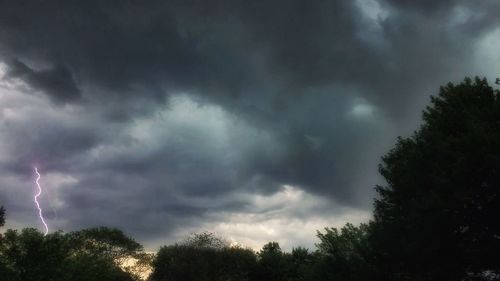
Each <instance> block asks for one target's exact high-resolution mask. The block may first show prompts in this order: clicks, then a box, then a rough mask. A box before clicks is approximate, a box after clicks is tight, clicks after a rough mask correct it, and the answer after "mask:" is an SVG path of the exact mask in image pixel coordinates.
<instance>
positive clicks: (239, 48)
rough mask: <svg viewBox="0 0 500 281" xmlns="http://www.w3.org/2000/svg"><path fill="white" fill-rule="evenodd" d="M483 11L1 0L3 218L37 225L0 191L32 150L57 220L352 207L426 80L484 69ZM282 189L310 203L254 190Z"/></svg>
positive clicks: (59, 223)
mask: <svg viewBox="0 0 500 281" xmlns="http://www.w3.org/2000/svg"><path fill="white" fill-rule="evenodd" d="M499 11H500V5H499V4H498V2H496V1H483V2H481V3H480V4H478V3H473V2H470V1H441V2H436V1H418V2H411V1H390V0H385V1H376V0H357V1H347V0H339V1H325V2H318V1H222V0H220V1H210V3H209V2H207V1H195V0H193V1H170V2H165V1H150V2H147V3H145V2H144V1H127V2H122V1H116V2H113V1H106V2H103V1H84V2H82V3H78V4H75V3H69V2H65V1H26V2H25V1H0V61H2V63H3V64H2V65H3V66H2V65H0V66H1V68H0V70H1V71H0V74H1V75H0V110H1V111H0V113H1V117H2V122H1V123H0V132H2V135H1V136H0V137H1V140H2V144H1V145H0V170H1V171H2V173H4V174H5V175H7V176H6V177H5V178H6V179H5V180H4V182H3V184H4V185H3V186H2V187H1V188H0V201H1V202H6V203H5V204H6V205H7V208H8V209H10V212H11V213H12V214H16V215H13V222H12V223H15V224H16V225H22V224H23V223H30V224H32V223H36V222H34V221H33V220H31V219H27V218H26V217H27V216H29V214H30V208H31V206H30V205H29V204H30V201H29V200H26V202H27V203H26V204H24V203H19V200H23V199H22V198H18V197H16V196H14V195H12V194H13V192H15V190H16V189H17V188H19V186H20V185H24V186H26V185H27V186H29V184H30V180H31V178H30V172H31V171H30V169H31V166H32V165H35V164H36V165H39V166H40V168H41V170H42V171H43V172H44V175H46V176H47V179H46V180H47V181H46V185H47V186H48V188H49V191H50V189H51V188H53V195H54V197H55V198H56V199H54V200H53V202H50V200H49V199H48V198H46V199H45V200H47V201H46V202H45V203H46V204H47V205H50V206H53V207H54V210H56V211H57V210H59V212H58V213H59V216H56V212H55V211H49V213H48V215H49V216H50V217H51V220H52V223H53V224H54V225H55V226H56V227H60V228H64V229H74V228H79V227H86V226H91V225H96V224H106V225H115V226H119V227H122V228H124V229H125V230H127V231H130V232H132V233H133V234H135V235H137V236H138V237H141V238H143V239H146V240H148V241H157V240H158V239H161V237H166V238H169V237H170V238H172V237H174V236H176V235H179V233H180V232H181V231H182V230H186V231H187V230H190V229H196V228H197V227H202V226H203V227H210V225H212V226H213V227H214V228H216V229H220V230H222V229H225V228H224V227H226V228H227V229H229V230H228V231H230V232H231V233H238V231H239V230H237V229H236V228H235V227H234V225H232V226H228V225H225V224H224V223H233V224H234V223H235V220H236V219H235V218H242V219H248V220H251V219H250V215H251V214H254V215H255V216H256V217H257V218H258V220H260V221H259V223H262V224H263V225H264V224H265V220H268V223H267V224H265V225H267V226H269V221H273V220H278V219H279V218H278V217H276V215H275V214H276V213H277V214H280V216H287V215H289V216H290V218H289V220H286V222H284V221H283V220H281V221H280V223H278V224H279V225H281V227H285V225H286V224H287V223H290V224H291V223H292V221H294V220H296V221H294V223H297V220H298V221H300V223H299V224H301V225H306V224H307V214H309V215H310V217H317V216H319V217H320V218H321V219H320V221H321V222H325V223H331V222H332V221H331V220H328V216H327V215H325V214H331V216H332V218H335V217H339V216H340V217H342V216H343V217H345V216H347V215H346V214H347V213H350V214H354V213H356V211H353V210H358V211H359V210H361V212H368V211H369V210H370V208H371V200H372V197H373V196H374V192H373V189H372V187H373V186H374V185H375V184H376V183H378V182H380V181H381V179H380V178H379V177H378V176H377V173H376V165H377V162H378V160H379V157H380V156H381V155H382V154H383V153H384V152H386V151H387V150H388V149H389V148H390V147H391V145H392V144H393V142H394V138H395V136H397V135H398V134H407V133H409V132H411V131H412V130H413V129H415V128H416V126H417V125H418V118H419V114H420V110H421V109H422V108H423V106H424V105H425V103H426V102H427V101H428V95H429V94H432V93H435V92H436V89H437V87H438V86H439V85H440V84H444V83H446V82H448V81H450V80H453V81H456V80H459V79H462V78H463V77H464V76H465V75H471V74H475V73H479V74H485V75H486V74H488V73H487V71H488V70H489V69H491V67H492V65H493V64H494V62H493V63H492V61H491V60H492V58H493V57H492V55H491V54H489V53H488V52H487V51H485V50H488V48H486V47H484V46H482V45H481V44H482V43H481V42H483V41H485V39H484V38H488V40H487V41H488V42H490V41H491V40H492V39H491V36H492V35H491V34H496V33H494V32H495V30H497V29H498V28H500V22H499V20H498V16H497V15H498V12H499ZM485 42H486V41H485ZM478 58H480V59H479V60H480V61H481V62H482V63H478ZM486 65H487V66H486ZM284 186H292V187H293V190H294V192H295V191H296V190H299V191H303V192H304V195H300V196H304V198H309V200H313V201H314V200H316V201H318V202H319V201H321V200H325V201H322V202H323V203H322V204H323V206H324V208H323V209H321V210H318V209H315V208H305V207H304V208H301V207H300V205H299V204H297V205H294V206H296V208H297V212H294V210H292V209H286V208H285V209H283V208H282V207H279V206H281V205H279V204H277V205H270V206H267V205H266V206H263V205H262V204H260V205H259V204H257V203H255V202H256V200H257V201H258V200H261V199H262V198H264V199H263V200H275V199H273V198H275V197H273V196H275V195H276V194H281V195H280V196H284V197H283V198H287V197H286V196H285V195H283V194H288V193H286V192H285V193H283V192H284V190H286V189H284ZM258 198H261V199H258ZM320 198H321V199H320ZM25 199H26V198H25ZM276 200H277V199H276ZM282 200H285V199H282ZM286 200H288V199H286ZM286 200H285V201H283V202H287V201H286ZM290 200H291V199H290ZM259 202H260V201H259ZM273 208H274V209H273ZM346 208H347V209H348V211H346V210H347V209H346ZM280 210H286V211H280ZM61 214H64V216H61ZM358 219H359V218H358ZM273 222H275V221H273ZM267 226H266V227H267ZM269 227H270V226H269ZM278 232H279V233H283V235H289V233H288V234H285V233H287V232H285V231H278ZM311 233H312V234H311V238H312V236H313V235H314V231H313V232H311ZM255 239H257V238H255ZM259 239H264V238H262V237H260V238H259ZM297 239H299V238H297ZM300 239H303V238H300ZM300 239H299V240H300ZM301 241H302V240H301ZM254 242H255V241H254Z"/></svg>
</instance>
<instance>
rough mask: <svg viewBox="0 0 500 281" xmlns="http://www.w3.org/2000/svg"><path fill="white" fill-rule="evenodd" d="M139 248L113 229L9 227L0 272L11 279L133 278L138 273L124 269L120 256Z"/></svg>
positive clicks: (0, 255)
mask: <svg viewBox="0 0 500 281" xmlns="http://www.w3.org/2000/svg"><path fill="white" fill-rule="evenodd" d="M139 251H142V247H141V246H140V245H137V244H135V243H134V241H132V240H130V239H128V238H127V237H126V236H124V235H123V233H121V232H120V231H118V230H113V229H107V228H99V229H90V230H85V231H81V232H73V233H69V234H63V233H62V232H55V233H51V234H48V235H46V236H44V235H43V234H42V233H40V232H39V231H38V230H36V229H32V228H26V229H23V230H22V231H21V232H18V231H16V230H10V229H9V230H7V231H6V232H5V234H4V236H3V239H2V243H1V247H0V262H1V264H0V270H2V272H0V273H2V275H1V277H2V278H5V280H10V281H35V280H36V281H45V280H47V281H53V280H58V281H69V280H71V281H75V280H76V281H78V280H82V281H83V280H85V281H94V280H95V281H98V280H109V281H134V280H137V276H134V275H133V274H132V273H130V272H127V271H125V270H124V269H123V268H122V267H121V264H120V260H119V258H120V257H123V256H124V255H125V253H127V254H130V255H131V256H134V255H137V254H138V252H139ZM2 280H4V279H2Z"/></svg>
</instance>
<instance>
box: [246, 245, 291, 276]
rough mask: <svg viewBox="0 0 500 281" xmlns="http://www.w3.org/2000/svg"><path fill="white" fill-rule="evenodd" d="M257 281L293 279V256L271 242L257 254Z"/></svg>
mask: <svg viewBox="0 0 500 281" xmlns="http://www.w3.org/2000/svg"><path fill="white" fill-rule="evenodd" d="M257 257H258V266H257V268H256V271H255V275H254V277H255V280H264V281H284V280H289V279H291V269H292V259H291V255H290V254H288V253H284V252H283V251H282V250H281V247H280V245H279V243H278V242H269V243H267V244H266V245H264V246H263V247H262V250H260V252H259V253H258V254H257Z"/></svg>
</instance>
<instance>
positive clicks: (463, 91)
mask: <svg viewBox="0 0 500 281" xmlns="http://www.w3.org/2000/svg"><path fill="white" fill-rule="evenodd" d="M380 172H381V174H382V176H383V177H384V178H385V179H386V182H387V184H386V185H385V186H379V187H377V191H378V193H379V195H380V196H379V199H378V200H376V202H375V213H374V222H373V223H372V228H373V242H374V246H375V247H376V249H377V253H378V260H379V266H381V269H382V271H383V272H390V273H391V274H388V275H387V278H389V279H395V280H464V279H481V278H485V277H484V275H489V277H490V278H493V277H494V275H495V272H496V273H498V271H499V270H500V263H499V261H498V258H499V257H500V221H499V218H498V215H499V214H500V93H499V92H498V91H496V90H494V89H493V88H492V87H490V86H489V85H488V83H487V81H486V80H485V79H479V78H476V79H475V80H471V79H465V80H464V81H463V82H462V83H460V84H458V85H454V84H451V83H450V84H448V85H447V86H445V87H441V89H440V91H439V95H438V96H437V97H431V105H430V106H428V107H427V108H426V109H425V110H424V112H423V124H422V125H421V127H420V129H419V130H418V131H416V132H415V133H414V134H413V135H412V136H411V137H408V138H399V139H398V141H397V144H396V147H395V148H394V149H392V150H391V151H390V152H389V153H388V154H387V155H385V156H384V157H383V159H382V164H381V165H380ZM496 278H498V275H497V277H496Z"/></svg>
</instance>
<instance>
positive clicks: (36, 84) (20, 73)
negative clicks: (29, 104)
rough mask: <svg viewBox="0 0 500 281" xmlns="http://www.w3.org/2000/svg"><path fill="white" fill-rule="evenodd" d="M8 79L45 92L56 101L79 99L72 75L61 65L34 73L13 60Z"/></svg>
mask: <svg viewBox="0 0 500 281" xmlns="http://www.w3.org/2000/svg"><path fill="white" fill-rule="evenodd" d="M9 65H10V69H9V72H8V74H7V75H8V77H14V78H20V79H22V80H24V81H25V82H27V83H28V84H29V85H30V86H32V87H33V88H35V89H39V90H42V91H45V92H46V94H47V95H49V96H50V97H52V98H53V99H54V100H56V101H69V100H74V99H77V98H79V97H80V91H79V90H78V87H77V86H76V82H75V80H74V79H73V75H72V73H71V72H70V71H69V69H67V68H66V67H64V66H62V65H56V66H53V67H51V68H49V69H43V70H40V71H36V70H33V69H31V68H30V67H28V66H27V65H26V64H24V63H22V62H20V61H19V60H16V59H14V60H13V61H12V62H11V63H10V64H9Z"/></svg>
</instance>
